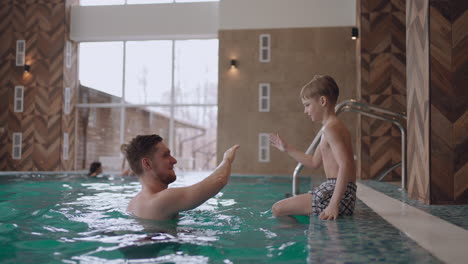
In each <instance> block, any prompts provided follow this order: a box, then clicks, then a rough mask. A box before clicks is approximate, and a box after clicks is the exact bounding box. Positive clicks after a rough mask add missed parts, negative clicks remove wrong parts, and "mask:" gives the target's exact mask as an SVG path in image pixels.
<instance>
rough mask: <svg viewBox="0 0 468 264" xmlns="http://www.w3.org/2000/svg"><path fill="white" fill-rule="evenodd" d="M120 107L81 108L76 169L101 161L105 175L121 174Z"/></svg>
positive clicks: (79, 111)
mask: <svg viewBox="0 0 468 264" xmlns="http://www.w3.org/2000/svg"><path fill="white" fill-rule="evenodd" d="M120 116H121V108H118V107H116V108H78V129H77V147H78V150H77V151H78V156H77V168H78V169H81V170H88V169H89V166H90V165H91V163H92V162H94V161H100V162H101V163H102V166H103V170H104V173H106V172H119V171H120V167H121V163H122V157H121V155H120V120H121V118H120Z"/></svg>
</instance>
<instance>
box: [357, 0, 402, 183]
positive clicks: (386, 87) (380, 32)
mask: <svg viewBox="0 0 468 264" xmlns="http://www.w3.org/2000/svg"><path fill="white" fill-rule="evenodd" d="M358 6H359V7H358V10H360V13H359V17H360V21H359V23H358V24H359V25H360V44H361V50H360V57H361V58H360V65H361V67H360V73H359V75H360V94H361V100H363V101H364V102H367V103H371V104H375V105H378V106H381V107H384V108H388V109H390V110H392V111H396V112H405V111H406V46H405V35H406V32H405V30H406V29H405V12H406V11H405V4H404V1H396V0H394V1H391V0H377V1H376V0H361V1H358ZM360 123H361V139H362V141H361V148H360V156H361V170H360V171H361V178H363V179H368V178H375V177H376V176H377V175H378V174H379V173H380V172H382V170H384V169H386V168H388V167H389V166H391V165H392V164H393V163H396V162H399V161H401V145H400V144H401V143H400V142H401V140H400V132H399V130H398V129H395V128H394V127H392V126H393V125H392V124H390V123H388V122H385V121H381V120H375V119H372V118H368V117H362V118H361V122H360ZM378 137H385V140H383V139H382V140H379V139H378ZM387 177H388V178H387V179H388V180H392V179H394V180H395V179H399V178H400V177H401V172H400V171H394V172H392V174H391V175H390V176H387Z"/></svg>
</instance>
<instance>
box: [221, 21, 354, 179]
mask: <svg viewBox="0 0 468 264" xmlns="http://www.w3.org/2000/svg"><path fill="white" fill-rule="evenodd" d="M260 34H270V35H271V62H269V63H261V62H259V59H258V57H259V54H258V53H259V35H260ZM219 45H220V46H219V94H218V105H219V115H218V161H220V160H221V159H222V157H223V156H222V155H223V153H224V150H225V149H227V148H228V147H229V146H231V145H233V144H236V143H239V144H240V145H241V149H240V150H239V152H238V156H237V158H236V162H235V163H234V165H233V173H236V174H248V175H291V174H292V171H293V169H294V167H295V166H296V162H295V161H293V160H292V159H290V158H289V157H288V156H287V155H286V154H284V153H281V152H279V151H278V150H276V149H273V147H270V162H268V163H259V162H258V134H259V133H271V132H279V133H280V134H281V135H282V136H283V137H284V138H285V139H286V140H287V141H288V142H289V144H291V145H294V146H296V147H297V148H299V149H303V150H306V149H307V147H308V146H309V144H310V142H311V141H312V139H313V138H314V136H315V134H316V132H317V131H318V130H319V128H320V126H321V125H320V124H312V122H311V121H310V119H308V118H307V117H306V115H305V114H304V113H303V107H302V103H301V101H300V98H299V92H300V89H301V87H302V86H303V85H304V84H305V83H307V82H308V81H309V80H310V79H311V78H312V77H313V76H314V75H315V74H327V75H331V76H333V77H334V78H335V80H336V81H337V83H338V85H339V87H340V97H339V99H338V101H342V100H345V99H350V98H355V97H356V58H355V56H356V55H355V54H356V53H355V45H356V44H355V42H354V41H353V40H351V28H349V27H329V28H297V29H265V30H223V31H220V32H219ZM231 59H236V60H237V61H238V67H237V69H230V68H229V61H230V60H231ZM263 82H266V83H270V84H271V104H270V112H268V113H260V112H259V111H258V85H259V83H263ZM341 118H342V119H343V120H344V121H345V122H346V124H347V125H348V127H349V129H350V131H351V133H352V135H353V138H355V135H356V116H355V114H353V113H345V114H343V115H342V116H341ZM315 173H321V174H323V172H322V171H321V170H318V171H312V170H304V171H303V173H302V174H303V175H310V174H315Z"/></svg>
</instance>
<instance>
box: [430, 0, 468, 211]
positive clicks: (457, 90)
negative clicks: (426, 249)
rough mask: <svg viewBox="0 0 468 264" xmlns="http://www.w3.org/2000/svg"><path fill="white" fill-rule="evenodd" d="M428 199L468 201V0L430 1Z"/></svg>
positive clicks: (443, 202) (437, 201) (445, 201)
mask: <svg viewBox="0 0 468 264" xmlns="http://www.w3.org/2000/svg"><path fill="white" fill-rule="evenodd" d="M429 14H430V23H429V25H430V33H429V36H430V60H429V63H430V94H431V97H430V98H431V100H430V111H431V123H430V133H431V134H430V140H431V157H430V161H431V182H430V190H431V193H430V199H431V203H434V204H445V203H468V169H467V167H468V133H467V132H468V120H467V116H468V107H467V102H468V89H467V84H468V2H467V1H463V0H431V1H430V7H429Z"/></svg>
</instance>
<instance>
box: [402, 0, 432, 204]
mask: <svg viewBox="0 0 468 264" xmlns="http://www.w3.org/2000/svg"><path fill="white" fill-rule="evenodd" d="M406 7H407V9H406V23H407V24H406V35H407V40H406V54H407V58H408V59H407V65H406V66H407V78H408V80H407V85H408V87H407V91H408V95H407V102H408V104H407V109H408V115H407V118H408V120H407V124H408V125H407V126H408V179H407V187H408V193H409V194H410V195H411V196H412V197H414V198H417V199H419V200H423V201H425V202H428V195H429V173H430V171H429V122H430V120H429V109H428V107H427V106H428V102H429V90H428V87H429V64H428V60H429V39H428V30H429V21H428V12H427V9H428V4H427V2H426V1H408V2H407V5H406Z"/></svg>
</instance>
